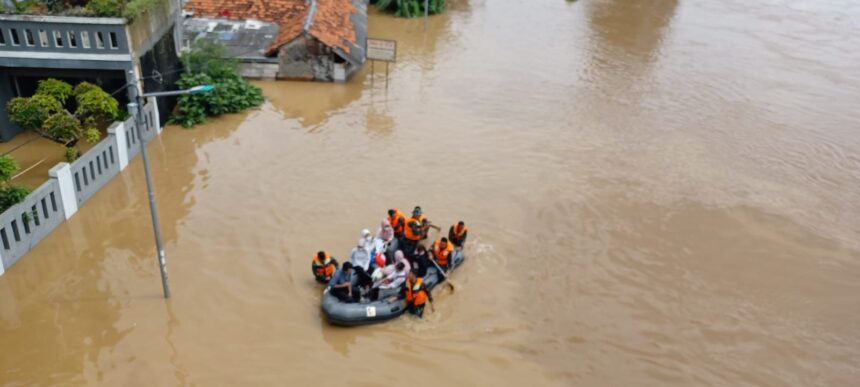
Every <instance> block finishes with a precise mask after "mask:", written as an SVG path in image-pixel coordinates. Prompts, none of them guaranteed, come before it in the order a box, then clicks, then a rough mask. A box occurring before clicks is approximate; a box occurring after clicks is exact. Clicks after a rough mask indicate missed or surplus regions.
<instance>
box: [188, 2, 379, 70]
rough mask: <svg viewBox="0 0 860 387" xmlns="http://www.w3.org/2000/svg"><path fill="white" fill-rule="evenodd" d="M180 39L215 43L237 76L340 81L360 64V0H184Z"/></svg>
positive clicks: (363, 28)
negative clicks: (226, 54) (236, 64)
mask: <svg viewBox="0 0 860 387" xmlns="http://www.w3.org/2000/svg"><path fill="white" fill-rule="evenodd" d="M185 14H186V15H187V16H190V17H189V18H186V19H185V21H184V23H183V24H184V27H183V33H184V39H185V42H184V44H185V45H186V46H187V45H190V44H191V42H193V41H195V40H197V39H205V40H209V41H214V42H219V43H222V44H224V45H225V46H227V48H228V50H229V52H230V55H231V56H233V57H235V58H237V59H239V60H240V62H241V63H242V64H241V67H240V70H241V72H242V75H243V76H246V77H251V78H270V79H271V78H275V79H290V80H308V81H311V80H313V81H345V80H347V79H348V78H349V77H350V76H351V75H352V74H354V73H355V72H357V71H358V70H360V69H361V66H362V65H364V61H365V51H366V44H367V43H366V40H367V1H366V0H189V1H188V2H187V3H186V5H185Z"/></svg>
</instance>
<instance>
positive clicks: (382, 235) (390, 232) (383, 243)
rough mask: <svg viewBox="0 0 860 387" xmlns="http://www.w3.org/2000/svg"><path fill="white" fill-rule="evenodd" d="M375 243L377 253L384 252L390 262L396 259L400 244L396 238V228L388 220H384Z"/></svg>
mask: <svg viewBox="0 0 860 387" xmlns="http://www.w3.org/2000/svg"><path fill="white" fill-rule="evenodd" d="M374 242H375V243H376V252H377V253H379V252H382V253H383V254H385V257H386V258H387V260H389V261H392V260H393V259H394V252H395V251H397V248H398V246H399V244H400V243H399V242H398V241H397V239H396V238H395V237H394V228H393V227H391V223H389V221H388V219H383V220H382V223H381V224H380V226H379V231H377V232H376V239H375V240H374Z"/></svg>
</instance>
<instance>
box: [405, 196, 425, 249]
mask: <svg viewBox="0 0 860 387" xmlns="http://www.w3.org/2000/svg"><path fill="white" fill-rule="evenodd" d="M426 222H427V217H426V216H424V215H423V214H422V213H421V207H415V210H413V211H412V216H411V217H410V218H409V219H407V220H406V226H405V227H404V232H403V252H404V253H405V254H406V255H407V256H409V257H411V256H412V255H413V254H414V253H415V246H416V245H417V244H418V242H420V241H421V240H422V239H424V238H426V237H427V228H426V226H425V223H426Z"/></svg>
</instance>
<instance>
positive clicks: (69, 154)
mask: <svg viewBox="0 0 860 387" xmlns="http://www.w3.org/2000/svg"><path fill="white" fill-rule="evenodd" d="M79 154H81V151H80V150H79V149H78V147H76V146H67V147H66V161H68V162H70V163H72V162H74V161H75V160H77V159H78V155H79Z"/></svg>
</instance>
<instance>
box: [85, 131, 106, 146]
mask: <svg viewBox="0 0 860 387" xmlns="http://www.w3.org/2000/svg"><path fill="white" fill-rule="evenodd" d="M101 138H102V132H101V131H99V130H98V129H96V128H93V127H90V128H86V129H84V140H85V141H86V142H88V143H90V144H95V143H97V142H99V140H100V139H101Z"/></svg>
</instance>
